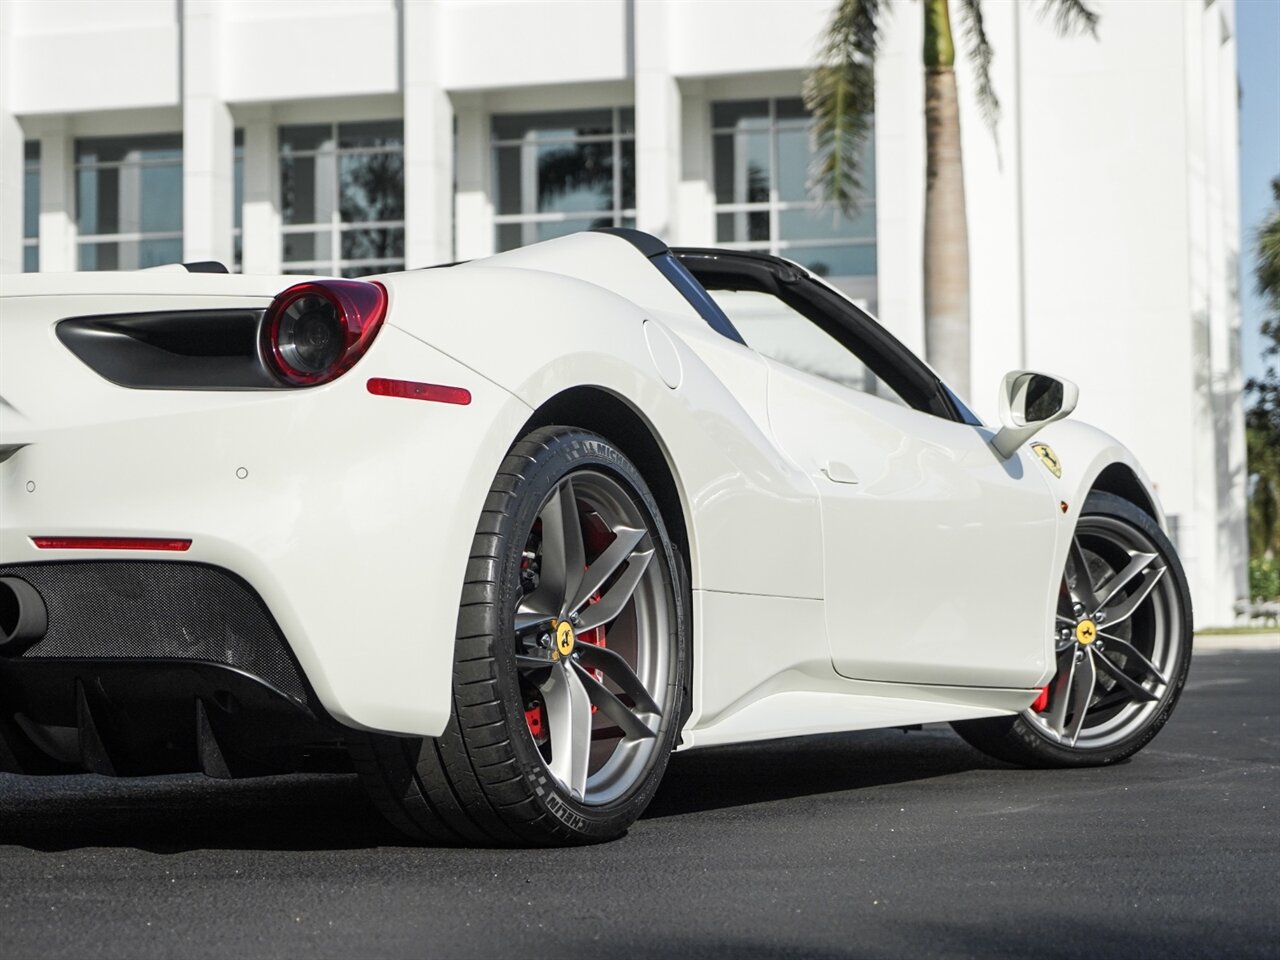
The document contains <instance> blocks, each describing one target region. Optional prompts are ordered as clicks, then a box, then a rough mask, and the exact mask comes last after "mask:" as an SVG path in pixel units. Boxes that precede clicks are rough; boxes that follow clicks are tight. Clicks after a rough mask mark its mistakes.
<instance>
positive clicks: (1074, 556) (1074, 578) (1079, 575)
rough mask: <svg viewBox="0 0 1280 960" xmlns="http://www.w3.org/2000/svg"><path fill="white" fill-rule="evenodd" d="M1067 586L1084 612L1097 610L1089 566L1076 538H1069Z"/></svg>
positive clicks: (1096, 599)
mask: <svg viewBox="0 0 1280 960" xmlns="http://www.w3.org/2000/svg"><path fill="white" fill-rule="evenodd" d="M1067 586H1068V588H1069V589H1070V591H1071V596H1072V598H1073V599H1074V600H1075V601H1076V602H1077V603H1080V604H1082V605H1083V606H1084V608H1085V609H1086V610H1097V609H1098V597H1097V595H1096V594H1095V593H1094V590H1093V580H1092V579H1091V578H1090V576H1089V564H1088V562H1087V561H1086V560H1085V558H1084V550H1083V549H1082V548H1081V546H1080V541H1079V539H1077V538H1076V537H1072V538H1071V551H1070V552H1069V553H1068V554H1067Z"/></svg>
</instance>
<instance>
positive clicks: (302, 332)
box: [262, 280, 387, 387]
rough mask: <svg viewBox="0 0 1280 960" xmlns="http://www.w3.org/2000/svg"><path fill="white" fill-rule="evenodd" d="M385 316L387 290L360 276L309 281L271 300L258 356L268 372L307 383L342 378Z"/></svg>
mask: <svg viewBox="0 0 1280 960" xmlns="http://www.w3.org/2000/svg"><path fill="white" fill-rule="evenodd" d="M386 314H387V291H386V288H385V287H383V286H382V284H380V283H372V282H369V281H366V280H315V281H311V282H309V283H299V284H297V285H296V286H292V287H290V288H289V289H288V290H285V291H284V292H283V293H281V294H280V295H279V296H277V297H276V298H275V300H273V301H272V302H271V307H270V308H269V309H268V310H267V316H266V319H265V320H264V322H263V324H262V341H263V342H262V356H263V359H264V360H265V361H266V363H267V366H268V367H269V368H270V370H271V372H272V373H273V374H275V375H276V376H277V377H279V378H280V379H281V380H283V381H284V382H285V383H291V384H293V385H294V386H299V387H307V386H313V385H315V384H317V383H326V382H328V381H330V380H333V379H335V378H337V377H340V376H342V374H344V373H346V372H347V371H348V370H350V369H351V368H352V367H354V366H355V365H356V361H357V360H359V359H360V358H361V357H362V356H364V354H365V351H367V350H368V349H369V345H370V344H372V343H373V338H374V337H376V336H377V335H378V328H379V327H381V326H382V320H383V318H384V317H385V316H386Z"/></svg>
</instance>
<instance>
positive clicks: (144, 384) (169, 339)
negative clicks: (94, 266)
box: [57, 309, 281, 390]
mask: <svg viewBox="0 0 1280 960" xmlns="http://www.w3.org/2000/svg"><path fill="white" fill-rule="evenodd" d="M264 313H265V311H264V310H244V309H238V310H173V311H159V312H154V313H129V314H106V315H102V316H94V317H73V318H70V319H67V320H63V321H61V322H60V323H59V324H58V326H57V331H58V339H59V340H61V341H62V342H63V343H64V344H65V345H66V347H67V349H69V350H70V351H71V352H72V353H74V354H75V355H76V356H77V357H79V358H80V359H81V360H83V361H84V362H85V363H86V364H87V365H88V366H90V367H91V368H93V370H94V371H95V372H96V373H98V374H99V375H100V376H102V377H105V378H106V379H108V380H110V381H111V382H112V383H116V384H119V385H120V386H122V387H132V388H135V389H141V390H255V389H256V390H262V389H278V388H280V387H281V384H280V383H279V382H278V381H277V380H276V379H275V378H274V377H272V376H271V374H270V373H268V372H267V370H266V368H265V367H264V366H263V364H262V360H261V358H260V357H259V354H258V330H259V327H260V326H261V324H262V316H263V314H264Z"/></svg>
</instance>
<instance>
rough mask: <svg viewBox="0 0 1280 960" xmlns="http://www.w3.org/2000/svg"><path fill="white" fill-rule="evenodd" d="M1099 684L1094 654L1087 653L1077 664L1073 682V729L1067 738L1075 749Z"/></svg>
mask: <svg viewBox="0 0 1280 960" xmlns="http://www.w3.org/2000/svg"><path fill="white" fill-rule="evenodd" d="M1097 682H1098V671H1097V669H1096V668H1095V667H1094V665H1093V654H1092V653H1091V652H1087V653H1085V655H1084V657H1083V658H1082V659H1081V660H1080V662H1079V663H1078V664H1076V670H1075V676H1074V677H1073V678H1072V680H1071V729H1070V730H1068V731H1066V736H1067V740H1068V742H1069V743H1070V744H1071V746H1073V747H1074V746H1075V745H1076V738H1077V737H1079V736H1080V728H1081V727H1083V726H1084V717H1085V714H1086V713H1088V712H1089V701H1090V700H1092V699H1093V688H1094V687H1095V686H1096V685H1097Z"/></svg>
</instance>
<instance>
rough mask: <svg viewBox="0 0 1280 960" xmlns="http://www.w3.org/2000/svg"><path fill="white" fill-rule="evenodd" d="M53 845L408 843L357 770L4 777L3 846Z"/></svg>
mask: <svg viewBox="0 0 1280 960" xmlns="http://www.w3.org/2000/svg"><path fill="white" fill-rule="evenodd" d="M5 845H13V846H19V847H27V848H29V849H32V850H41V851H46V852H53V851H66V850H74V849H80V848H90V847H106V848H112V847H117V848H131V849H136V850H145V851H148V852H151V853H185V852H188V851H192V850H286V851H287V850H297V851H319V850H356V849H369V848H374V847H389V846H409V845H412V841H410V840H407V839H405V838H404V837H402V836H401V835H400V834H399V833H397V832H396V831H395V829H394V828H392V827H391V826H390V825H389V824H387V823H386V821H384V820H383V819H382V817H381V816H380V815H379V814H378V812H377V810H375V809H374V807H373V805H372V803H370V801H369V799H368V798H367V797H366V796H365V793H364V790H363V788H362V787H361V786H360V782H359V780H358V779H357V778H356V777H354V776H340V775H338V776H335V775H310V776H290V777H266V778H261V779H252V780H229V781H228V780H210V779H207V778H205V777H203V776H200V775H183V776H168V777H153V778H147V779H134V780H128V779H122V780H114V779H110V778H107V777H99V776H93V775H87V774H86V775H82V776H74V777H17V776H10V775H8V774H0V846H5Z"/></svg>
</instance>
